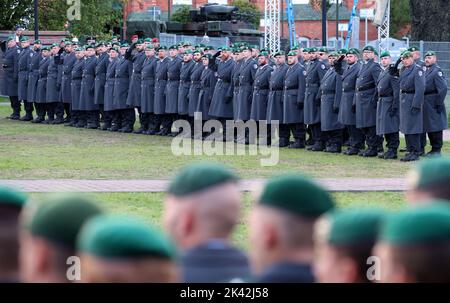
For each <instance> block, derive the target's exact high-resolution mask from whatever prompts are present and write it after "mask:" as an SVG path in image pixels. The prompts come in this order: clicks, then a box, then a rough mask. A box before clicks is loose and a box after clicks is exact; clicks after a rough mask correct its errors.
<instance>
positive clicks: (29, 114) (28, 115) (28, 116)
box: [20, 112, 33, 122]
mask: <svg viewBox="0 0 450 303" xmlns="http://www.w3.org/2000/svg"><path fill="white" fill-rule="evenodd" d="M20 121H24V122H29V121H33V112H27V113H26V114H25V116H23V117H22V118H20Z"/></svg>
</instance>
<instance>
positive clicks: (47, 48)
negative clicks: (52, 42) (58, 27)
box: [42, 46, 51, 57]
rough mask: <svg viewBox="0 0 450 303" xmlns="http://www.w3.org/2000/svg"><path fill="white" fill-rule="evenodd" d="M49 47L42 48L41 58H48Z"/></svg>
mask: <svg viewBox="0 0 450 303" xmlns="http://www.w3.org/2000/svg"><path fill="white" fill-rule="evenodd" d="M50 54H51V53H50V47H48V46H44V47H43V48H42V56H44V57H48V56H50Z"/></svg>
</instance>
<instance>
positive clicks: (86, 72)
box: [80, 56, 98, 110]
mask: <svg viewBox="0 0 450 303" xmlns="http://www.w3.org/2000/svg"><path fill="white" fill-rule="evenodd" d="M96 65H97V58H96V57H95V56H92V57H86V61H85V62H84V67H83V80H81V95H80V110H98V104H95V100H94V96H95V67H96Z"/></svg>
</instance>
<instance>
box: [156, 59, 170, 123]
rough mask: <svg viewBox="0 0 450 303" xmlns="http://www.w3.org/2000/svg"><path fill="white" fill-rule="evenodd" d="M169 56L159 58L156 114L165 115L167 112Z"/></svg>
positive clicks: (157, 64)
mask: <svg viewBox="0 0 450 303" xmlns="http://www.w3.org/2000/svg"><path fill="white" fill-rule="evenodd" d="M169 60H170V59H169V58H168V57H166V58H164V59H163V60H161V59H158V61H157V62H156V71H155V81H156V82H155V108H154V110H155V114H157V115H163V114H165V113H166V89H167V88H166V85H167V68H168V64H169Z"/></svg>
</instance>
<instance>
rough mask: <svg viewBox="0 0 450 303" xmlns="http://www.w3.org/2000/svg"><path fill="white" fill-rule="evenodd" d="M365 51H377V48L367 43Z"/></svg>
mask: <svg viewBox="0 0 450 303" xmlns="http://www.w3.org/2000/svg"><path fill="white" fill-rule="evenodd" d="M364 51H369V52H375V48H374V47H373V46H372V45H366V46H365V47H364V48H363V52H364Z"/></svg>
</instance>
